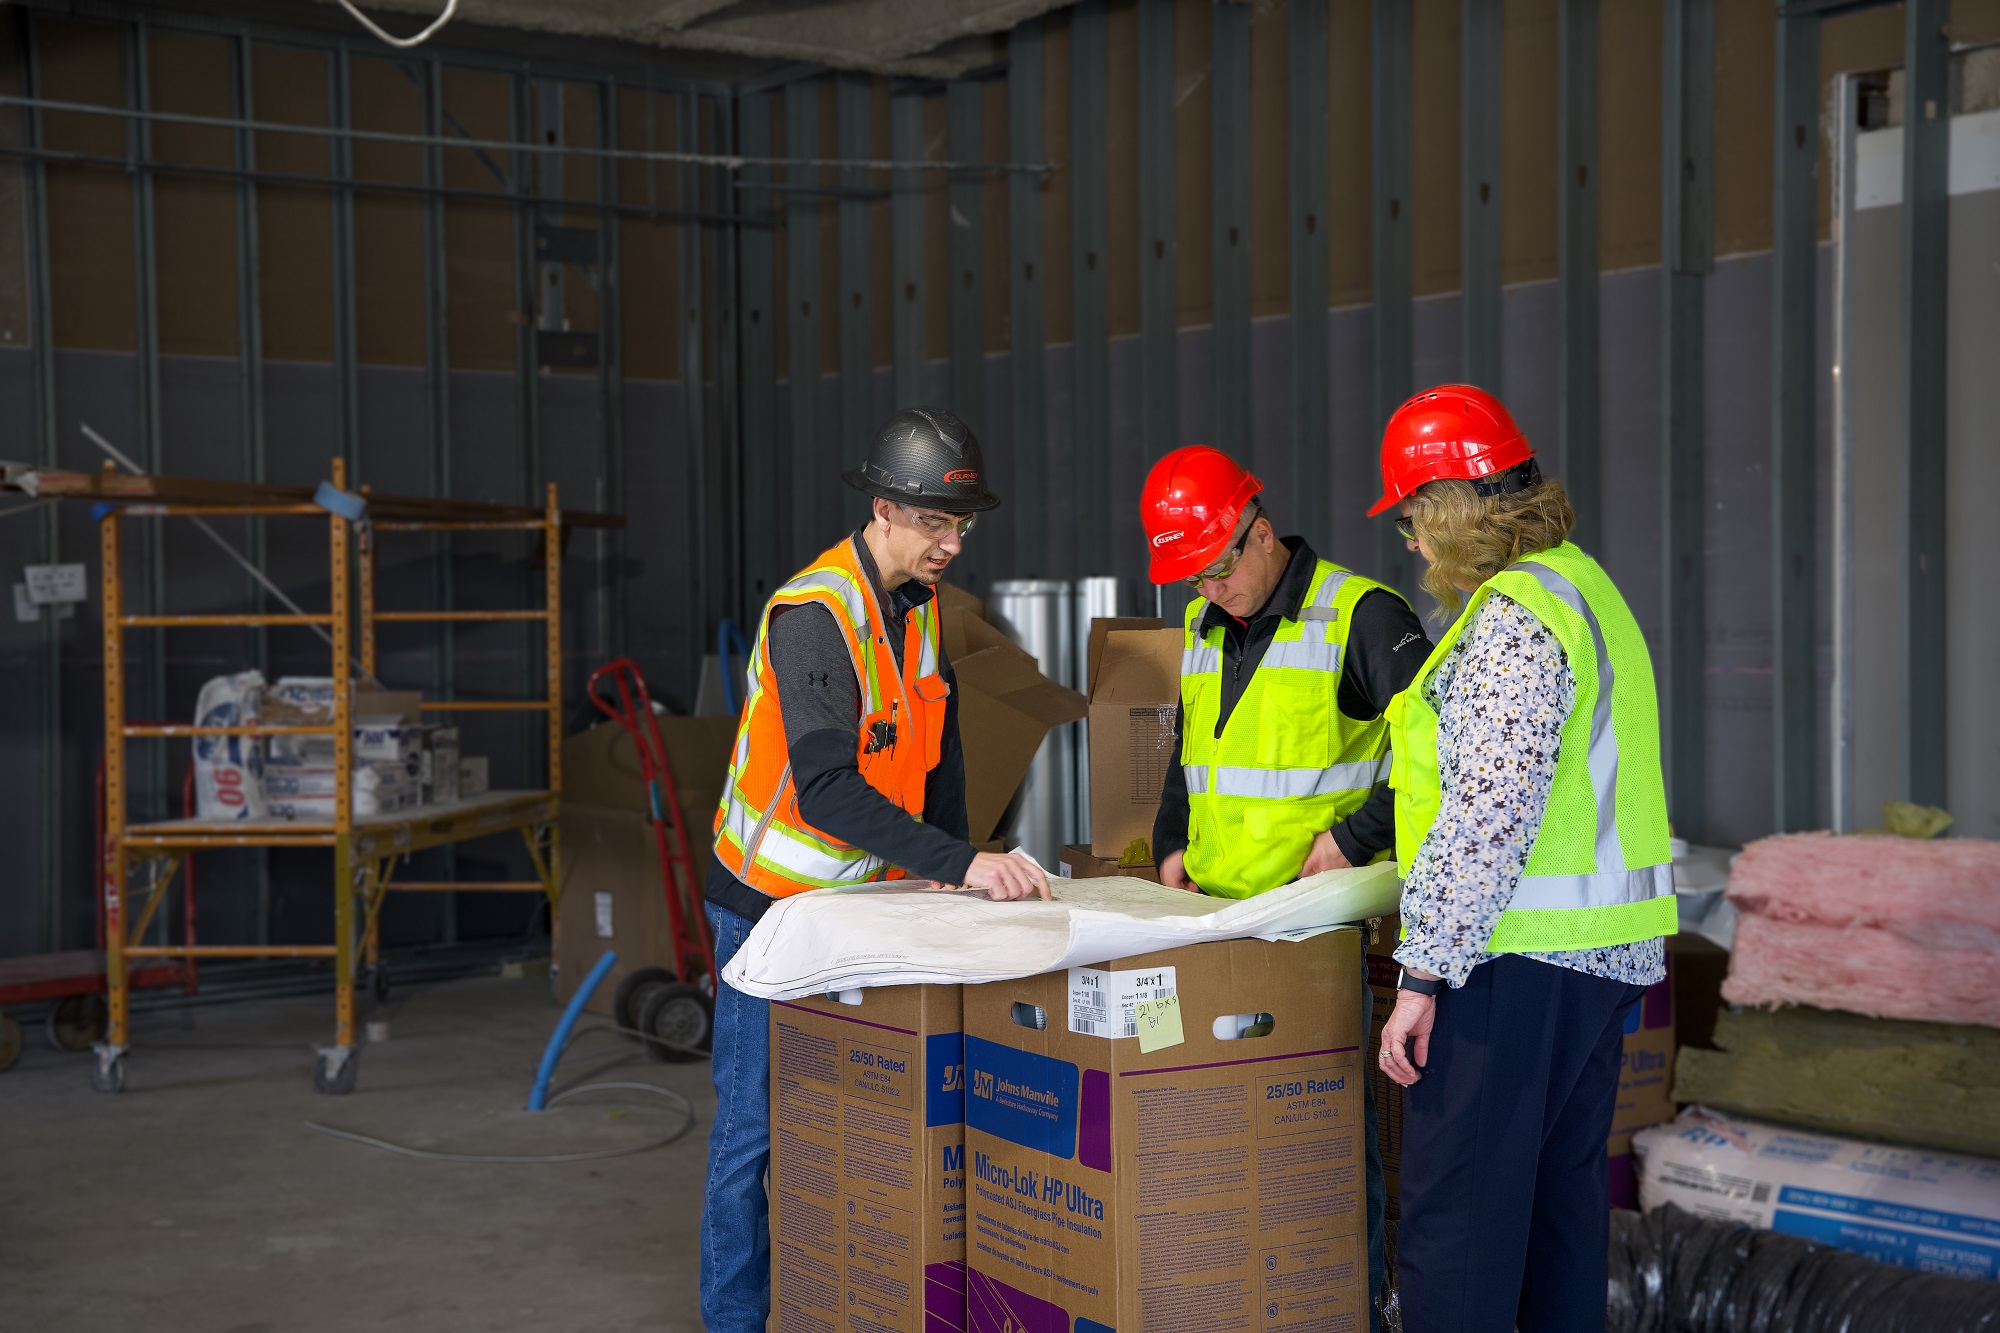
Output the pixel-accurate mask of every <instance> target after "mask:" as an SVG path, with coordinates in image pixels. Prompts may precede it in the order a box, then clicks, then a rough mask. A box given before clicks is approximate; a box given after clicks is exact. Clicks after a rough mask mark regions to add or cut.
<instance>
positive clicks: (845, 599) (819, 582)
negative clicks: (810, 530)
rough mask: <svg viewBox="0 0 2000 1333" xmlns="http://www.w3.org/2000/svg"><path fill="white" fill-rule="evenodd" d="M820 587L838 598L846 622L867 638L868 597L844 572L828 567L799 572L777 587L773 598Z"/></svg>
mask: <svg viewBox="0 0 2000 1333" xmlns="http://www.w3.org/2000/svg"><path fill="white" fill-rule="evenodd" d="M820 588H824V589H825V590H826V591H828V592H830V593H832V594H833V595H834V596H836V597H838V598H839V599H840V603H841V605H842V606H844V607H846V608H847V623H848V624H850V625H852V626H854V628H855V632H856V633H857V634H858V635H859V636H860V637H862V638H864V639H865V638H867V637H868V635H869V632H870V631H869V630H868V598H867V596H866V594H864V593H863V592H862V591H861V588H860V585H858V584H857V583H856V582H855V581H854V580H853V579H851V578H849V577H848V576H847V575H846V574H844V573H836V572H834V571H833V570H829V569H819V570H814V571H813V572H812V573H810V574H801V575H800V576H799V577H797V578H795V579H793V580H792V581H791V582H790V583H787V584H786V585H785V586H784V587H782V588H780V589H778V591H777V593H776V594H775V595H774V597H773V600H776V598H778V597H783V596H784V595H785V594H786V593H790V592H810V591H814V590H816V589H820Z"/></svg>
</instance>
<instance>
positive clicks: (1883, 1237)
mask: <svg viewBox="0 0 2000 1333" xmlns="http://www.w3.org/2000/svg"><path fill="white" fill-rule="evenodd" d="M1632 1151H1633V1153H1634V1154H1635V1155H1637V1157H1638V1159H1639V1207H1640V1209H1641V1211H1643V1212H1648V1213H1650V1212H1652V1211H1653V1210H1654V1209H1655V1208H1659V1207H1661V1206H1662V1205H1665V1204H1669V1203H1676V1204H1679V1205H1680V1206H1681V1207H1682V1208H1684V1209H1686V1210H1687V1211H1688V1212H1690V1213H1693V1214H1695V1215H1696V1216H1698V1217H1712V1218H1718V1219H1721V1220H1724V1221H1731V1222H1747V1223H1749V1224H1750V1225H1751V1226H1754V1227H1768V1228H1770V1229H1771V1230H1773V1231H1779V1232H1783V1233H1785V1234H1787V1235H1792V1236H1803V1237H1805V1238H1806V1239H1807V1240H1814V1241H1818V1242H1819V1243H1821V1244H1823V1245H1827V1246H1830V1247H1831V1248H1833V1249H1838V1250H1848V1251H1851V1252H1852V1253H1855V1254H1863V1255H1867V1256H1868V1257H1869V1258H1871V1259H1877V1260H1880V1261H1881V1262H1883V1263H1885V1264H1897V1265H1900V1266H1902V1267H1904V1268H1914V1269H1916V1270H1918V1271H1919V1272H1924V1273H1942V1274H1948V1275H1951V1276H1954V1277H1972V1278H1986V1279H1988V1280H1989V1281H1990V1280H1992V1279H1994V1278H2000V1161H1993V1160H1990V1159H1988V1158H1984V1157H1962V1156H1959V1155H1958V1154H1956V1153H1943V1152H1936V1151H1933V1150H1932V1149H1929V1148H1904V1147H1898V1146H1896V1145H1893V1144H1885V1143H1863V1142H1862V1141H1860V1140H1859V1139H1849V1138H1842V1137H1841V1136H1839V1135H1837V1134H1823V1133H1820V1132H1818V1131H1816V1130H1809V1129H1796V1128H1793V1127H1792V1126H1789V1125H1772V1124H1767V1123H1764V1122H1762V1121H1758V1120H1746V1119H1744V1118H1743V1117H1741V1116H1735V1115H1725V1114H1723V1113H1721V1112H1719V1111H1710V1110H1705V1109H1703V1108H1701V1107H1690V1108H1689V1109H1688V1110H1685V1111H1683V1112H1681V1114H1680V1118H1679V1119H1677V1120H1675V1121H1673V1122H1672V1123H1671V1124H1666V1125H1655V1126H1653V1127H1652V1128H1650V1129H1642V1130H1640V1131H1639V1132H1638V1133H1637V1134H1635V1135H1633V1136H1632Z"/></svg>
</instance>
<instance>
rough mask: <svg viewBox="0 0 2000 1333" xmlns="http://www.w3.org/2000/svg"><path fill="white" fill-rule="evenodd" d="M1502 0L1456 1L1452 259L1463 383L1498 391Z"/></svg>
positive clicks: (1499, 370)
mask: <svg viewBox="0 0 2000 1333" xmlns="http://www.w3.org/2000/svg"><path fill="white" fill-rule="evenodd" d="M1502 8H1503V5H1502V0H1460V5H1459V15H1460V17H1459V30H1458V42H1459V46H1458V54H1459V71H1460V72H1459V85H1460V86H1459V101H1458V114H1459V131H1458V134H1459V138H1458V142H1459V158H1458V210H1459V213H1458V215H1459V231H1458V256H1459V259H1458V263H1459V287H1460V291H1459V319H1460V331H1461V336H1462V338H1463V353H1462V365H1463V371H1462V373H1463V374H1464V376H1465V382H1466V383H1468V384H1477V385H1478V386H1479V387H1480V388H1482V389H1487V390H1490V391H1492V392H1493V393H1502V392H1504V389H1503V388H1502V385H1501V365H1500V121H1501V109H1502V103H1501V97H1500V56H1501V45H1500V25H1501V18H1502V12H1501V11H1502Z"/></svg>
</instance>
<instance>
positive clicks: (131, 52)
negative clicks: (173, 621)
mask: <svg viewBox="0 0 2000 1333" xmlns="http://www.w3.org/2000/svg"><path fill="white" fill-rule="evenodd" d="M126 52H127V55H126V77H127V92H126V96H127V101H128V103H129V105H130V106H131V107H132V108H133V109H135V110H139V111H150V110H152V92H153V88H152V41H151V29H150V27H149V26H148V25H147V24H146V23H145V22H143V21H141V22H137V23H134V24H133V25H132V27H131V28H130V29H129V30H128V33H127V42H126ZM126 143H127V145H128V146H129V149H130V151H131V153H132V156H133V157H134V158H135V159H137V160H139V161H145V160H146V159H148V158H150V157H151V156H152V155H153V135H152V125H151V122H149V121H146V120H143V119H140V118H138V117H134V118H133V119H131V120H130V121H127V122H126ZM153 184H154V182H153V173H152V172H150V171H144V170H141V171H134V172H133V173H132V250H133V253H132V273H133V283H132V286H133V291H134V294H135V296H136V304H135V309H134V310H133V319H132V323H133V332H134V334H135V341H136V343H137V346H138V357H137V361H136V364H137V368H138V384H137V385H136V388H137V390H138V393H137V397H138V404H139V413H138V421H139V438H138V439H137V441H135V443H136V445H137V449H136V450H135V452H136V453H137V454H138V456H139V461H140V462H141V464H143V465H144V467H145V469H146V470H147V471H148V472H160V471H163V470H164V467H165V464H166V452H165V450H164V448H163V447H162V445H161V431H160V285H159V272H158V264H157V258H158V251H157V248H156V246H155V244H154V241H155V236H156V231H155V219H154V212H153ZM164 528H165V525H164V524H160V523H148V524H147V525H146V527H145V534H144V537H143V544H142V545H141V547H140V552H141V560H142V562H143V563H142V565H141V569H142V571H143V572H142V574H141V580H140V587H141V589H142V592H141V596H140V599H139V605H138V607H137V609H138V610H139V611H140V612H141V613H142V614H143V613H152V614H161V613H164V612H165V611H166V609H167V560H166V533H165V531H164ZM45 614H46V613H45ZM143 641H144V643H145V645H146V646H145V650H144V651H145V657H144V660H145V663H146V670H145V673H144V674H143V675H140V674H139V673H136V672H135V673H134V674H133V683H134V684H135V685H136V684H140V683H141V682H143V685H142V686H141V690H140V691H138V692H137V693H138V698H137V699H136V700H135V702H137V704H138V706H139V707H140V708H141V709H144V710H145V711H146V713H147V714H148V715H149V716H152V717H159V716H162V715H163V714H164V713H165V711H166V701H167V636H166V631H164V630H158V629H155V630H151V631H147V632H146V633H145V634H144V639H143ZM132 774H133V777H134V778H136V779H138V780H137V781H136V782H135V783H134V784H133V790H134V794H135V796H136V797H137V798H138V803H139V808H140V809H141V810H149V811H152V812H153V813H154V816H155V817H156V818H157V817H159V816H162V815H164V814H165V813H166V809H167V755H166V750H165V747H163V746H158V745H154V746H148V747H147V749H146V752H145V755H144V757H143V759H141V760H140V762H138V763H136V764H134V765H133V766H132Z"/></svg>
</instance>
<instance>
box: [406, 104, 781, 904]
mask: <svg viewBox="0 0 2000 1333" xmlns="http://www.w3.org/2000/svg"><path fill="white" fill-rule="evenodd" d="M596 91H597V142H598V143H599V144H600V145H602V146H603V147H606V148H617V147H618V145H619V138H620V135H619V122H618V85H617V83H616V82H615V81H613V80H610V79H606V80H603V81H602V82H600V83H599V84H598V85H597V90H596ZM768 123H769V122H768V121H767V122H766V124H767V125H768ZM768 146H769V145H768V144H767V145H766V147H767V148H768ZM597 198H598V202H599V204H600V205H602V206H601V207H600V208H599V209H598V214H597V274H598V282H597V356H598V361H597V384H598V430H599V434H598V472H597V507H598V508H599V509H601V510H603V511H605V512H607V513H623V512H625V306H624V285H623V284H624V272H623V262H622V261H623V256H622V254H621V242H622V241H623V239H624V238H623V236H622V235H621V234H620V230H619V227H620V223H619V215H618V211H617V203H618V163H617V161H616V160H615V159H612V158H608V157H605V158H599V159H598V163H597ZM753 231H754V232H755V234H756V235H757V236H759V237H761V238H762V239H763V240H764V241H765V243H766V245H767V246H768V244H769V240H770V237H769V233H767V232H764V231H761V230H758V229H753ZM746 239H747V238H746ZM766 253H768V250H767V251H766ZM767 322H768V320H767ZM767 397H768V395H767ZM596 648H597V660H598V661H600V662H605V661H609V660H610V659H611V658H613V657H617V656H620V655H622V654H623V653H624V651H625V532H624V530H623V529H622V528H605V529H602V530H600V531H599V532H598V534H597V644H596ZM450 896H451V895H450V894H446V895H445V897H447V898H449V897H450Z"/></svg>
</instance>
